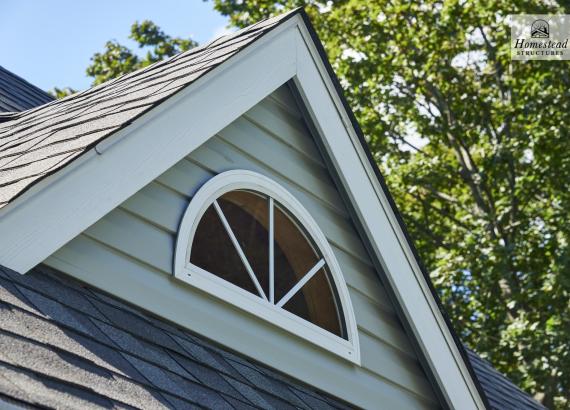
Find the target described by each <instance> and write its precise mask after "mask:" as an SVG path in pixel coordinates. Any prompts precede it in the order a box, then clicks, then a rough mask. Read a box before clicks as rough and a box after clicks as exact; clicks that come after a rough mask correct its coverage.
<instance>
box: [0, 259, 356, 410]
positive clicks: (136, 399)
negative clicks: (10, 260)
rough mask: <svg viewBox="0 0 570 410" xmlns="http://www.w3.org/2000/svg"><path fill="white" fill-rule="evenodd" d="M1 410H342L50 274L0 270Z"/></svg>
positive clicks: (328, 399)
mask: <svg viewBox="0 0 570 410" xmlns="http://www.w3.org/2000/svg"><path fill="white" fill-rule="evenodd" d="M0 346H1V349H0V407H2V401H7V402H9V403H11V404H14V405H26V406H30V405H31V406H36V405H44V406H49V407H55V408H66V407H67V408H69V407H70V408H101V407H118V408H145V409H151V408H177V409H178V408H180V409H183V408H200V407H202V408H215V409H252V408H263V409H271V408H274V409H295V408H298V409H310V408H322V409H347V408H349V407H348V406H347V405H346V404H344V403H343V402H341V401H340V400H338V399H335V398H333V397H331V396H328V395H327V394H324V393H322V392H319V391H317V390H315V389H313V388H311V387H307V386H304V385H302V384H301V383H299V382H296V381H294V380H293V379H291V378H290V377H287V376H285V375H282V374H279V373H277V372H276V371H273V370H271V369H268V368H266V367H265V366H263V365H261V364H259V363H256V362H254V361H252V360H249V359H246V358H244V357H241V356H239V355H236V354H233V353H231V352H229V351H226V350H225V349H223V348H221V347H219V346H217V345H214V344H213V343H210V342H208V341H206V340H204V339H203V338H200V337H198V336H196V335H194V334H192V333H190V332H188V331H186V330H183V329H181V328H178V327H176V326H174V325H171V324H170V323H167V322H164V321H162V320H160V319H158V318H156V317H153V316H151V315H149V314H146V313H145V312H143V311H141V310H138V309H136V308H133V307H131V306H129V305H127V304H125V303H123V302H121V301H120V300H118V299H115V298H112V297H109V296H107V295H105V294H102V293H100V292H98V291H97V290H95V289H93V288H91V287H88V286H84V285H82V284H80V283H78V282H76V281H74V280H73V279H71V278H69V277H67V276H65V275H63V274H61V273H59V272H56V271H54V270H52V269H49V268H47V267H38V268H36V269H34V270H33V271H32V272H30V273H28V274H26V275H24V276H22V275H19V274H18V273H16V272H13V271H10V270H9V269H6V268H2V267H0Z"/></svg>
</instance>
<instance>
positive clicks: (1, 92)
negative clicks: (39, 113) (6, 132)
mask: <svg viewBox="0 0 570 410" xmlns="http://www.w3.org/2000/svg"><path fill="white" fill-rule="evenodd" d="M52 100H53V97H52V96H51V95H49V94H48V93H46V92H45V91H44V90H41V89H40V88H38V87H36V86H35V85H33V84H30V83H29V82H27V81H26V80H24V79H23V78H21V77H19V76H17V75H16V74H14V73H12V72H10V71H8V70H6V69H5V68H4V67H2V66H0V113H5V112H8V113H10V114H5V116H0V122H2V118H5V117H7V118H10V117H11V116H13V114H14V112H15V111H25V110H29V109H31V108H34V107H37V106H38V105H43V104H46V103H48V102H50V101H52Z"/></svg>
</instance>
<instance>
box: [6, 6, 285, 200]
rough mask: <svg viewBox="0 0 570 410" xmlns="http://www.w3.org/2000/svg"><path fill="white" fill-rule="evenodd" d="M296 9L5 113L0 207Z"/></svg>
mask: <svg viewBox="0 0 570 410" xmlns="http://www.w3.org/2000/svg"><path fill="white" fill-rule="evenodd" d="M294 13H295V12H292V13H288V14H284V15H281V16H279V17H275V18H271V19H267V20H264V21H261V22H259V23H257V24H254V25H252V26H249V27H247V28H245V29H243V30H240V31H238V32H236V33H233V34H230V35H226V36H223V37H220V38H218V39H216V40H214V41H212V42H210V43H208V44H205V45H203V46H200V47H196V48H194V49H192V50H189V51H187V52H184V53H181V54H178V55H176V56H174V57H172V58H169V59H167V60H164V61H160V62H157V63H155V64H153V65H150V66H148V67H146V68H144V69H142V70H138V71H135V72H133V73H129V74H126V75H124V76H121V77H118V78H117V79H114V80H111V81H109V82H107V83H104V84H100V85H98V86H96V87H93V88H91V89H88V90H86V91H83V92H80V93H77V94H74V95H72V96H69V97H66V98H63V99H61V100H56V101H52V102H51V103H49V104H45V105H42V106H40V107H36V108H33V109H31V110H28V111H24V112H21V113H12V114H4V115H3V116H0V208H1V207H3V206H5V205H6V204H8V203H9V202H10V201H12V200H13V199H15V198H16V197H18V196H19V195H21V194H22V193H23V192H25V191H26V190H27V189H28V188H30V187H31V186H32V185H33V184H35V183H36V182H38V181H40V180H41V179H43V178H45V177H46V176H48V175H50V174H52V173H54V172H56V171H58V170H59V169H61V168H63V167H64V166H65V165H67V164H69V163H70V162H71V161H73V160H74V159H76V158H77V157H79V156H80V155H82V154H84V153H85V152H87V151H88V150H90V149H91V148H92V147H93V146H94V145H96V144H97V143H98V142H100V141H101V140H103V139H104V138H106V137H108V136H110V135H111V134H113V133H115V132H116V131H118V130H119V129H121V128H123V127H125V126H127V125H129V124H130V123H132V122H133V121H134V120H135V119H136V118H138V117H139V116H140V115H142V114H144V113H146V112H147V111H149V110H150V109H152V108H154V107H156V106H157V105H158V104H160V103H161V102H163V101H164V100H166V99H167V98H169V97H171V96H172V95H174V94H176V93H177V92H178V91H180V90H182V89H183V88H185V87H186V86H188V85H190V84H191V83H193V82H194V81H195V80H197V79H198V78H200V77H201V76H203V75H204V74H206V73H207V72H209V71H210V70H212V69H214V68H215V67H217V66H219V65H220V64H221V63H223V62H225V61H227V60H228V59H230V58H231V57H232V56H234V55H236V54H237V53H238V52H240V51H241V50H243V49H244V48H245V47H247V46H248V45H250V44H251V43H253V42H254V41H255V40H257V39H259V38H260V37H262V36H263V35H264V34H266V33H268V32H269V31H271V30H272V29H273V28H275V27H276V26H278V25H279V24H280V23H282V22H283V21H285V20H287V19H288V18H289V17H290V16H292V15H293V14H294ZM1 86H2V84H1V77H0V87H1Z"/></svg>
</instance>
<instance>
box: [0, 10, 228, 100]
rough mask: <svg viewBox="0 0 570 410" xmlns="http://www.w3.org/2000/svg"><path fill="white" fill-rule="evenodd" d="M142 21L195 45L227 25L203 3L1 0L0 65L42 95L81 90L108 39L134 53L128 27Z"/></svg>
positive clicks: (225, 21) (85, 84)
mask: <svg viewBox="0 0 570 410" xmlns="http://www.w3.org/2000/svg"><path fill="white" fill-rule="evenodd" d="M145 19H149V20H152V21H154V22H155V23H156V24H157V25H158V26H159V27H160V28H162V30H164V32H165V33H166V34H168V35H170V36H172V37H191V38H192V39H194V40H196V41H198V42H199V43H203V42H206V41H208V40H210V39H212V38H214V37H217V36H219V35H222V34H224V33H225V32H226V28H225V27H226V26H227V22H228V20H227V18H225V17H223V16H221V15H220V14H219V13H218V12H217V11H215V10H214V9H213V6H212V2H210V1H208V2H205V1H202V0H160V1H158V0H154V1H153V0H96V1H93V0H91V1H86V0H85V1H81V0H49V1H47V0H0V38H2V39H3V41H2V45H1V47H0V65H1V66H3V67H5V68H6V69H8V70H10V71H12V72H14V73H15V74H17V75H19V76H20V77H23V78H24V79H26V80H28V81H29V82H31V83H32V84H35V85H37V86H38V87H40V88H42V89H44V90H50V89H52V88H53V87H59V88H62V87H72V88H74V89H78V90H82V89H85V88H88V87H89V86H90V85H91V78H89V77H87V76H86V75H85V69H86V68H87V66H88V65H89V63H90V58H91V56H92V55H93V54H94V53H96V52H97V51H102V50H103V49H104V46H105V42H107V41H108V40H111V39H114V40H117V41H119V42H120V43H121V44H123V45H125V46H128V47H134V42H133V41H131V40H130V39H128V35H129V30H130V27H131V24H132V23H134V22H135V21H137V20H138V21H142V20H145Z"/></svg>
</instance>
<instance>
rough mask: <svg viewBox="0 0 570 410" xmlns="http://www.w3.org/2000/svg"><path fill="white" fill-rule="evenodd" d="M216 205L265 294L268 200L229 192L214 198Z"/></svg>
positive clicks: (267, 283) (266, 288)
mask: <svg viewBox="0 0 570 410" xmlns="http://www.w3.org/2000/svg"><path fill="white" fill-rule="evenodd" d="M218 204H219V205H220V208H222V211H223V212H224V215H225V217H226V219H227V220H228V223H229V225H230V226H231V228H232V231H233V233H234V235H235V236H236V238H237V240H238V242H239V244H240V246H241V249H242V251H243V253H244V254H245V256H246V257H247V260H248V262H249V264H250V266H251V268H252V269H253V272H254V273H255V276H256V277H257V280H258V281H259V284H260V285H261V288H262V289H263V291H264V292H265V295H269V199H268V198H267V197H265V196H261V195H257V194H255V193H253V192H248V191H231V192H228V193H226V194H224V195H222V196H221V197H220V198H218ZM256 293H257V292H256Z"/></svg>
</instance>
